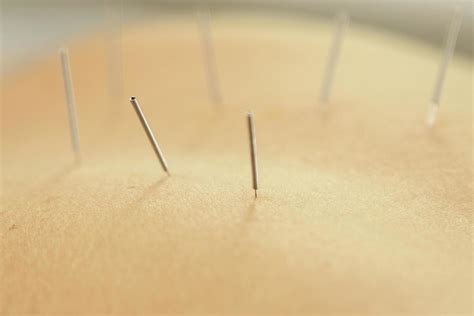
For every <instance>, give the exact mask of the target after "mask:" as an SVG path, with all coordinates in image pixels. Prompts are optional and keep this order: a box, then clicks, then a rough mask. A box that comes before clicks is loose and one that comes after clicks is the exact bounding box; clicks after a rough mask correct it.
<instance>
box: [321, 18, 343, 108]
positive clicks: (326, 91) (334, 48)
mask: <svg viewBox="0 0 474 316" xmlns="http://www.w3.org/2000/svg"><path fill="white" fill-rule="evenodd" d="M348 24H349V16H348V15H347V14H345V13H341V14H339V15H338V16H337V18H336V29H335V31H334V36H333V39H332V44H331V48H330V50H329V55H328V59H327V62H326V67H325V69H324V77H323V81H322V84H321V90H320V96H319V100H320V102H321V103H322V104H323V105H326V104H327V102H328V101H329V96H330V94H331V88H332V83H333V80H334V73H335V71H336V66H337V62H338V60H339V55H340V51H341V46H342V42H343V39H344V33H345V30H346V27H347V25H348Z"/></svg>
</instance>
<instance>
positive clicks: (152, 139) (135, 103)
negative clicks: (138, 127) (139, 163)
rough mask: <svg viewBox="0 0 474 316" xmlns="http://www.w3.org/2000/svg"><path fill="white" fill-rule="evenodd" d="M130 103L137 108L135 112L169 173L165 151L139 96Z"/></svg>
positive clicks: (131, 99)
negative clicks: (140, 102) (163, 151)
mask: <svg viewBox="0 0 474 316" xmlns="http://www.w3.org/2000/svg"><path fill="white" fill-rule="evenodd" d="M130 103H131V104H132V106H133V108H134V109H135V112H136V113H137V116H138V118H139V119H140V122H141V123H142V126H143V129H144V130H145V133H146V135H147V137H148V140H149V141H150V144H151V146H152V147H153V150H154V151H155V154H156V157H157V158H158V160H159V161H160V164H161V167H163V170H164V171H165V172H166V173H168V175H169V171H168V164H167V163H166V159H165V157H164V156H163V153H162V152H161V148H160V145H158V142H157V141H156V139H155V136H154V135H153V132H152V131H151V128H150V126H149V125H148V122H147V120H146V118H145V115H144V114H143V112H142V109H141V108H140V105H139V104H138V101H137V98H136V97H131V98H130Z"/></svg>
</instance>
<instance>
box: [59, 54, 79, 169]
mask: <svg viewBox="0 0 474 316" xmlns="http://www.w3.org/2000/svg"><path fill="white" fill-rule="evenodd" d="M59 56H60V58H61V65H62V70H63V80H64V89H65V91H66V105H67V112H68V119H69V129H70V133H71V144H72V149H73V151H74V157H75V160H76V163H80V162H81V149H80V145H79V132H78V127H77V116H76V106H75V99H74V87H73V84H72V76H71V66H70V64H69V53H68V51H67V49H65V48H61V49H59Z"/></svg>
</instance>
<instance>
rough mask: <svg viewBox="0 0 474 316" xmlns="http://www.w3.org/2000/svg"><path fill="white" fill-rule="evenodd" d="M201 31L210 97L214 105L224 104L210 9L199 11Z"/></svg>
mask: <svg viewBox="0 0 474 316" xmlns="http://www.w3.org/2000/svg"><path fill="white" fill-rule="evenodd" d="M197 17H198V22H199V31H200V33H201V47H202V51H203V55H204V56H203V57H204V64H205V65H204V66H205V68H206V76H207V86H208V91H209V98H210V99H211V101H212V103H213V104H214V105H221V104H222V93H221V86H220V83H219V77H218V75H217V66H216V54H215V51H214V43H213V41H212V35H211V22H210V20H211V13H210V12H209V10H206V11H203V12H198V13H197Z"/></svg>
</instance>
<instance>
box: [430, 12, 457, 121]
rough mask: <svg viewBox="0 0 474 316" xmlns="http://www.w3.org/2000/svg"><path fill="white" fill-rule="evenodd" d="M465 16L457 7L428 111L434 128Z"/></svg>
mask: <svg viewBox="0 0 474 316" xmlns="http://www.w3.org/2000/svg"><path fill="white" fill-rule="evenodd" d="M462 19H463V14H462V10H461V6H460V5H459V6H456V9H455V11H454V14H453V18H452V20H451V25H450V27H449V32H448V35H447V37H446V45H445V49H444V53H443V56H442V58H441V62H440V65H439V69H438V75H437V77H436V82H435V86H434V89H433V95H432V97H431V102H430V108H429V111H428V117H427V120H426V121H427V124H428V126H429V127H432V126H433V125H434V123H435V121H436V117H437V115H438V109H439V102H440V99H441V93H442V90H443V86H444V82H445V79H446V72H447V71H448V66H449V64H450V62H451V59H452V58H453V54H454V49H455V48H456V41H457V38H458V35H459V30H460V29H461V24H462Z"/></svg>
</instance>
